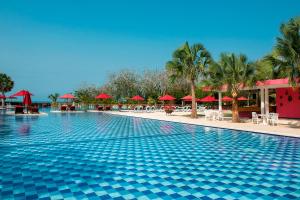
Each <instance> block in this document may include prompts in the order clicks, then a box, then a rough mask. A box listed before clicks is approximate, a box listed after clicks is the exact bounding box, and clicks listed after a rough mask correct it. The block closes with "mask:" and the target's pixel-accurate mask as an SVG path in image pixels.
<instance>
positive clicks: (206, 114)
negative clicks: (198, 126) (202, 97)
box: [204, 110, 214, 120]
mask: <svg viewBox="0 0 300 200" xmlns="http://www.w3.org/2000/svg"><path fill="white" fill-rule="evenodd" d="M204 119H205V120H213V119H214V114H213V112H212V110H205V111H204Z"/></svg>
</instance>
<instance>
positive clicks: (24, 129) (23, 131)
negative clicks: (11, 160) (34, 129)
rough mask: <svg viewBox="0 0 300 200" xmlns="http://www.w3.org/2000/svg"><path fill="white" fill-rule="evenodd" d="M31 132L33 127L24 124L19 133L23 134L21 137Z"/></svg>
mask: <svg viewBox="0 0 300 200" xmlns="http://www.w3.org/2000/svg"><path fill="white" fill-rule="evenodd" d="M30 130H31V126H30V125H29V124H22V125H21V126H20V128H19V133H21V135H29V133H30Z"/></svg>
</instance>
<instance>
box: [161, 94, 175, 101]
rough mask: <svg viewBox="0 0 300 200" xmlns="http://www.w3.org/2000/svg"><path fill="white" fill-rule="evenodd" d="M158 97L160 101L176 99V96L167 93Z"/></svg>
mask: <svg viewBox="0 0 300 200" xmlns="http://www.w3.org/2000/svg"><path fill="white" fill-rule="evenodd" d="M158 99H159V100H160V101H172V100H175V99H176V98H175V97H172V96H171V95H167V94H166V95H165V96H162V97H159V98H158Z"/></svg>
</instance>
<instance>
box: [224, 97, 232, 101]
mask: <svg viewBox="0 0 300 200" xmlns="http://www.w3.org/2000/svg"><path fill="white" fill-rule="evenodd" d="M232 100H233V99H232V98H231V97H228V96H224V97H223V98H222V101H232Z"/></svg>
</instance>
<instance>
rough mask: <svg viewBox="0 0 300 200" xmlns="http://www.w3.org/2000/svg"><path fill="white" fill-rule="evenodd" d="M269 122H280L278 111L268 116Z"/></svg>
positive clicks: (271, 123) (272, 123)
mask: <svg viewBox="0 0 300 200" xmlns="http://www.w3.org/2000/svg"><path fill="white" fill-rule="evenodd" d="M267 123H268V124H270V125H273V126H274V125H275V124H276V125H277V124H278V113H269V114H268V116H267Z"/></svg>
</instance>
